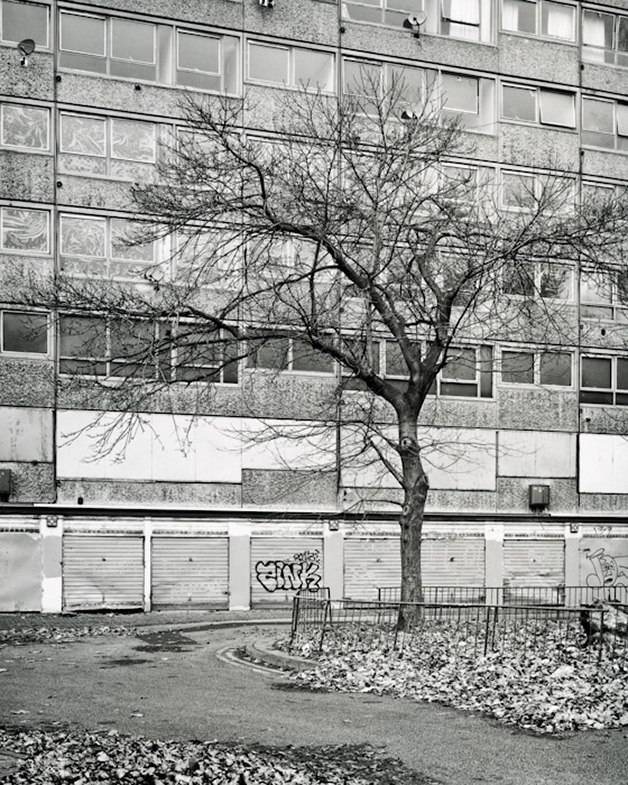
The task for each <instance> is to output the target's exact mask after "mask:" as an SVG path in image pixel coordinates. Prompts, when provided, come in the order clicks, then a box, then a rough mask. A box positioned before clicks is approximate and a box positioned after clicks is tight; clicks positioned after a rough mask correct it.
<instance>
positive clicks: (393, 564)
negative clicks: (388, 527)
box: [344, 537, 401, 600]
mask: <svg viewBox="0 0 628 785" xmlns="http://www.w3.org/2000/svg"><path fill="white" fill-rule="evenodd" d="M344 546H345V552H344V596H345V597H351V598H352V599H356V600H376V599H377V598H378V589H380V588H389V587H397V586H400V585H401V557H400V552H399V538H398V537H369V538H355V539H353V538H348V539H346V540H345V543H344Z"/></svg>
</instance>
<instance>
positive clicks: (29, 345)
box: [2, 311, 48, 354]
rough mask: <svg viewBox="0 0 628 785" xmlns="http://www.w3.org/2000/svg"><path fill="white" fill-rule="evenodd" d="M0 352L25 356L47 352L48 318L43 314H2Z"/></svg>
mask: <svg viewBox="0 0 628 785" xmlns="http://www.w3.org/2000/svg"><path fill="white" fill-rule="evenodd" d="M2 351H4V352H23V353H25V354H46V353H47V352H48V317H47V316H46V314H43V313H14V312H10V311H8V312H7V311H5V312H4V313H3V314H2Z"/></svg>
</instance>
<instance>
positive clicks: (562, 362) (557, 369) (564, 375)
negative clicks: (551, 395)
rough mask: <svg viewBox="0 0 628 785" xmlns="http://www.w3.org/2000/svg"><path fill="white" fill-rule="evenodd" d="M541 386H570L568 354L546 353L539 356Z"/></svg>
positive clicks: (569, 360) (569, 357) (569, 356)
mask: <svg viewBox="0 0 628 785" xmlns="http://www.w3.org/2000/svg"><path fill="white" fill-rule="evenodd" d="M541 384H553V385H556V386H560V387H570V386H571V355H570V354H569V353H568V352H546V353H545V354H542V355H541Z"/></svg>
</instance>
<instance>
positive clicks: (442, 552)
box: [421, 537, 484, 586]
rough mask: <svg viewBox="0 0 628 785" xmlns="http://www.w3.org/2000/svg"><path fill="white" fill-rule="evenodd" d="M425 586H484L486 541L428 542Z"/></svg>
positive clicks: (424, 560)
mask: <svg viewBox="0 0 628 785" xmlns="http://www.w3.org/2000/svg"><path fill="white" fill-rule="evenodd" d="M421 554H422V558H421V567H422V570H423V585H424V586H483V585H484V538H483V537H458V538H456V539H449V538H447V539H432V540H430V539H425V540H423V544H422V546H421Z"/></svg>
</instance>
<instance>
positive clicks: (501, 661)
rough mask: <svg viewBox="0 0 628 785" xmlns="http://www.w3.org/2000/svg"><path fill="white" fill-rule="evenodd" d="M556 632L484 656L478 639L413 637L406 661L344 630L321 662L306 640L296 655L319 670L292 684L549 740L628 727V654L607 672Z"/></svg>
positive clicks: (328, 639) (608, 662)
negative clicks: (427, 708) (470, 718)
mask: <svg viewBox="0 0 628 785" xmlns="http://www.w3.org/2000/svg"><path fill="white" fill-rule="evenodd" d="M553 632H554V631H553V630H552V628H551V626H550V627H547V629H544V635H543V636H542V637H541V638H540V639H538V640H537V645H536V646H534V647H530V646H526V645H522V642H521V640H520V639H519V640H517V639H516V638H513V639H512V640H511V641H510V642H509V643H508V645H506V644H504V645H502V646H501V647H500V650H499V651H495V652H489V653H488V654H486V655H483V654H482V653H481V652H478V651H477V641H476V640H475V639H474V638H472V637H467V638H465V637H464V636H461V635H460V634H459V633H458V632H457V631H456V630H455V629H452V628H450V629H448V628H447V627H443V628H435V629H431V630H429V631H427V630H426V631H425V632H423V633H422V634H421V635H420V636H418V635H417V636H413V637H412V638H411V639H410V641H409V642H406V643H405V645H404V647H403V649H402V650H401V651H399V650H391V649H388V648H386V647H385V646H383V645H380V646H377V645H373V643H372V637H371V636H370V635H369V633H368V631H365V630H351V629H345V630H343V629H342V628H336V629H335V630H333V631H331V632H329V633H328V634H327V635H326V636H325V640H324V645H323V650H322V652H321V653H320V654H319V653H317V652H318V644H319V640H320V631H317V632H316V633H315V634H314V635H313V636H312V637H308V636H306V635H301V636H299V639H298V642H297V644H296V645H295V646H293V648H292V653H294V654H297V655H301V656H305V657H313V658H316V660H317V663H318V664H317V666H316V667H315V668H314V669H312V670H307V671H302V672H300V673H297V674H294V675H293V679H294V681H295V686H302V687H305V688H308V689H313V690H339V691H343V692H364V693H375V694H378V695H391V696H394V697H398V698H410V699H414V700H421V701H429V702H438V703H442V704H444V705H448V706H453V707H455V708H458V709H465V710H471V711H479V712H483V713H484V714H487V715H489V716H491V717H494V718H496V719H498V720H499V721H501V722H504V723H506V724H510V725H516V726H518V727H520V728H525V729H528V730H532V731H536V732H541V733H557V732H563V731H572V730H578V729H586V728H593V729H603V728H619V727H625V726H628V652H627V651H626V650H625V649H624V650H623V656H611V655H609V654H608V653H606V654H604V656H603V657H602V658H601V660H600V661H599V662H598V661H597V657H596V656H594V654H593V653H592V652H591V650H590V649H583V648H580V647H578V646H576V645H573V644H567V643H566V642H565V641H564V640H562V639H561V638H560V637H559V636H558V635H555V634H553ZM365 633H366V634H365ZM278 645H279V646H280V648H286V647H287V644H286V643H285V642H280V643H279V644H278Z"/></svg>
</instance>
